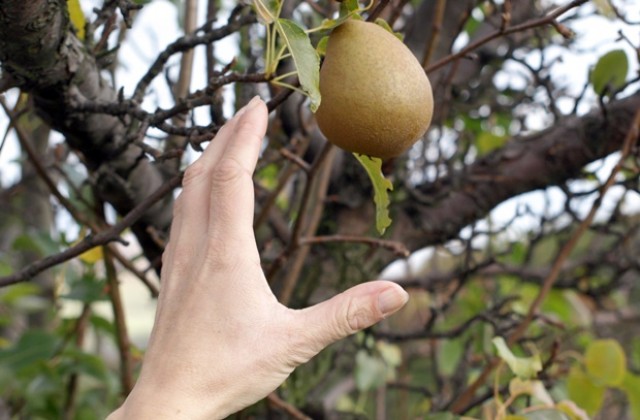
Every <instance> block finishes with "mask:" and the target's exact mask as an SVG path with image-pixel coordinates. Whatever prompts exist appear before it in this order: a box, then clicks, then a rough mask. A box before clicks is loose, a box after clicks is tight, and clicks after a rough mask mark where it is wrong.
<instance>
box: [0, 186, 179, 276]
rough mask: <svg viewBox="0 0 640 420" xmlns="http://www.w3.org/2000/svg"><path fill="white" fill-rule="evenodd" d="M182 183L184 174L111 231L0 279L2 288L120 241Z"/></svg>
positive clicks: (156, 193) (152, 196) (153, 195)
mask: <svg viewBox="0 0 640 420" xmlns="http://www.w3.org/2000/svg"><path fill="white" fill-rule="evenodd" d="M181 181H182V174H180V175H176V176H175V177H173V178H171V179H169V180H168V181H167V182H166V183H165V184H163V185H162V186H161V187H159V188H158V189H157V190H155V191H154V192H153V193H151V195H149V196H148V197H147V198H145V199H144V200H142V201H141V202H140V204H138V205H137V206H136V207H134V208H133V209H132V210H131V211H130V212H129V213H127V215H126V216H125V217H123V218H122V219H121V220H120V221H119V222H118V223H116V224H114V225H113V226H111V227H110V228H109V229H107V230H105V231H102V232H98V233H96V234H93V235H89V236H87V237H86V238H84V239H83V240H82V241H80V242H79V243H77V244H76V245H74V246H72V247H69V248H67V249H66V250H64V251H62V252H60V253H58V254H54V255H49V256H47V257H44V258H42V259H40V260H38V261H34V262H33V263H32V264H29V265H28V266H26V267H24V268H22V269H21V270H19V271H17V272H15V273H13V274H10V275H8V276H4V277H0V287H4V286H9V285H12V284H16V283H20V282H23V281H27V280H30V279H31V278H33V277H34V276H35V275H36V274H39V273H41V272H43V271H44V270H47V269H49V268H51V267H54V266H56V265H58V264H61V263H63V262H65V261H69V260H71V259H73V258H75V257H77V256H79V255H80V254H82V253H84V252H86V251H88V250H90V249H91V248H95V247H96V246H102V245H104V244H107V243H109V242H113V241H118V240H121V239H120V236H119V235H120V234H121V233H122V232H123V231H124V230H125V229H127V228H129V227H130V226H131V225H133V224H134V223H135V222H137V221H138V220H139V219H140V218H141V217H142V216H143V215H144V214H145V213H146V212H147V211H148V210H149V208H150V207H151V206H153V205H154V204H155V203H156V202H158V201H160V200H161V199H162V198H164V197H165V196H166V195H167V194H169V193H170V192H171V191H173V189H174V188H176V187H177V186H178V185H180V182H181Z"/></svg>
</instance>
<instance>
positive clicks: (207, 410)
mask: <svg viewBox="0 0 640 420" xmlns="http://www.w3.org/2000/svg"><path fill="white" fill-rule="evenodd" d="M267 114H268V112H267V108H266V106H265V104H264V102H262V101H261V100H260V99H259V98H257V97H256V98H254V99H253V100H252V101H251V102H249V104H247V106H245V107H244V108H243V109H242V110H240V111H239V112H238V113H237V114H236V115H235V117H234V118H232V119H231V120H230V121H229V122H228V123H227V124H226V125H225V126H224V127H223V128H222V129H221V130H220V131H219V133H218V135H217V136H216V138H215V139H214V140H213V141H211V143H210V145H209V146H208V147H207V149H206V150H205V151H204V153H203V154H202V156H201V157H200V158H199V159H198V160H197V161H196V162H195V163H193V164H192V165H191V166H190V167H189V168H188V169H187V171H186V172H185V176H184V180H183V190H182V193H181V194H180V196H179V197H178V199H177V201H176V204H175V209H174V221H173V225H172V228H171V235H170V238H171V239H170V241H169V243H168V245H167V248H166V250H165V253H164V255H163V268H162V275H161V277H162V289H161V292H160V297H159V300H158V307H157V312H156V318H155V324H154V327H153V330H152V333H151V338H150V340H149V346H148V349H147V352H146V354H145V358H144V362H143V366H142V372H141V374H140V377H139V379H138V382H137V383H136V385H135V387H134V389H133V391H132V392H131V394H130V395H129V397H128V398H127V399H126V401H125V402H124V404H123V405H122V406H121V407H120V408H118V409H117V410H116V411H115V412H113V413H112V414H111V415H110V416H109V419H110V420H115V419H154V420H156V419H207V420H209V419H221V418H224V417H226V416H228V415H230V414H233V413H235V412H237V411H239V410H241V409H243V408H245V407H247V406H249V405H251V404H253V403H255V402H257V401H259V400H261V399H262V398H264V397H265V396H267V395H268V394H269V393H270V392H272V391H273V390H275V389H276V388H277V387H278V386H279V385H280V384H282V382H284V381H285V379H286V378H287V377H288V376H289V374H291V372H292V371H293V370H294V369H295V368H296V367H297V366H299V365H300V364H302V363H305V362H307V361H308V360H309V359H311V358H312V357H313V356H315V355H316V354H318V353H319V352H320V351H321V350H322V349H324V348H325V347H326V346H328V345H329V344H331V343H333V342H335V341H337V340H340V339H341V338H344V337H346V336H348V335H351V334H353V333H355V332H357V331H359V330H361V329H363V328H366V327H369V326H371V325H373V324H375V323H376V322H378V321H380V320H382V319H383V318H385V317H386V316H388V315H390V314H392V313H393V312H395V311H397V310H398V309H400V308H401V307H402V306H403V305H404V304H405V303H406V302H407V299H408V295H407V293H406V292H405V291H404V290H403V289H402V288H400V287H399V286H398V285H396V284H394V283H391V282H386V281H372V282H369V283H364V284H360V285H358V286H355V287H353V288H351V289H349V290H347V291H346V292H343V293H341V294H339V295H337V296H335V297H333V298H332V299H330V300H328V301H325V302H322V303H319V304H317V305H315V306H312V307H309V308H306V309H301V310H293V309H289V308H287V307H285V306H284V305H282V304H280V303H279V302H278V301H277V299H276V297H275V296H274V295H273V293H272V291H271V289H270V288H269V286H268V284H267V281H266V279H265V277H264V274H263V272H262V269H261V266H260V255H259V253H258V248H257V246H256V241H255V236H254V233H253V228H252V224H253V210H254V191H253V181H252V174H253V171H254V169H255V166H256V162H257V160H258V155H259V151H260V145H261V142H262V138H263V137H264V135H265V131H266V127H267Z"/></svg>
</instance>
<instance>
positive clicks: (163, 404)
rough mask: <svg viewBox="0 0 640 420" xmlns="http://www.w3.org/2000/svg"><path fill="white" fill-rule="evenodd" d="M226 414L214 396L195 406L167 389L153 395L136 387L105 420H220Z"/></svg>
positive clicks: (184, 397) (185, 398)
mask: <svg viewBox="0 0 640 420" xmlns="http://www.w3.org/2000/svg"><path fill="white" fill-rule="evenodd" d="M167 394H171V395H167ZM226 415H227V413H225V412H224V410H223V409H222V408H221V404H219V401H218V399H217V398H216V397H210V398H206V399H200V400H199V401H198V403H195V402H194V401H193V399H190V398H187V397H186V396H183V395H178V394H177V393H173V392H170V391H169V390H168V389H163V390H160V391H157V392H156V391H151V390H147V389H142V388H141V387H138V386H136V387H134V389H133V390H132V391H131V394H129V396H128V397H127V399H126V400H125V401H124V403H123V404H122V405H121V406H120V407H119V408H118V409H117V410H115V411H114V412H113V413H111V414H110V415H109V417H107V420H130V419H135V420H145V419H149V420H164V419H171V420H199V419H202V420H215V419H223V418H224V417H226Z"/></svg>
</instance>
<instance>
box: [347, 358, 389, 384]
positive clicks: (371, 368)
mask: <svg viewBox="0 0 640 420" xmlns="http://www.w3.org/2000/svg"><path fill="white" fill-rule="evenodd" d="M354 376H355V381H356V387H357V388H358V390H360V391H369V390H372V389H376V388H379V387H381V386H382V385H384V384H385V382H386V380H387V365H385V363H384V362H383V361H382V360H381V359H379V358H377V357H374V356H371V355H369V353H367V352H366V351H365V350H360V351H359V352H358V353H357V354H356V367H355V370H354Z"/></svg>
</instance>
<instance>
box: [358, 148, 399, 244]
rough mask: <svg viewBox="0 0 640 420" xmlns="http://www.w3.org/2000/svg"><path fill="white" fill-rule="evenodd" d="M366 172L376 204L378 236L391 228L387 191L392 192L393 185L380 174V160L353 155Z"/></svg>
mask: <svg viewBox="0 0 640 420" xmlns="http://www.w3.org/2000/svg"><path fill="white" fill-rule="evenodd" d="M353 155H354V156H355V157H356V159H358V161H359V162H360V164H361V165H362V166H363V167H364V170H365V171H367V175H369V179H371V183H372V184H373V201H374V202H375V204H376V229H377V230H378V233H379V234H380V235H383V234H384V231H385V230H387V228H388V227H389V226H391V217H389V191H392V190H393V183H392V182H391V181H389V180H388V179H387V178H385V177H384V175H383V174H382V159H380V158H374V157H370V156H365V155H360V154H357V153H354V154H353Z"/></svg>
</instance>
